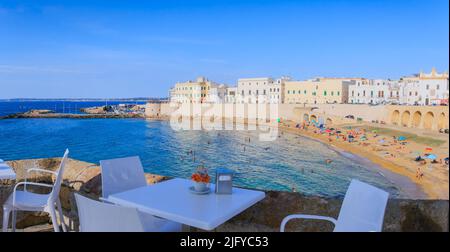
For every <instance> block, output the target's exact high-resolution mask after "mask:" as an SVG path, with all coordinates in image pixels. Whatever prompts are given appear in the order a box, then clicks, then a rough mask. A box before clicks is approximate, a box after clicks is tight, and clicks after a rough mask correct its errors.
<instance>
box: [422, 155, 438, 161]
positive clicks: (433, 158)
mask: <svg viewBox="0 0 450 252" xmlns="http://www.w3.org/2000/svg"><path fill="white" fill-rule="evenodd" d="M425 158H427V159H432V160H435V159H437V156H436V155H434V154H428V155H426V156H425Z"/></svg>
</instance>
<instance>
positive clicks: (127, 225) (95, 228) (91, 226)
mask: <svg viewBox="0 0 450 252" xmlns="http://www.w3.org/2000/svg"><path fill="white" fill-rule="evenodd" d="M75 200H76V202H77V209H78V218H79V221H80V232H144V227H143V225H142V222H141V219H140V216H139V213H138V211H137V209H135V208H128V207H122V206H118V205H113V204H109V203H103V202H99V201H95V200H91V199H89V198H86V197H84V196H81V195H79V194H75Z"/></svg>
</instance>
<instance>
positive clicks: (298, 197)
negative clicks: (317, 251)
mask: <svg viewBox="0 0 450 252" xmlns="http://www.w3.org/2000/svg"><path fill="white" fill-rule="evenodd" d="M7 163H8V164H9V165H10V166H11V167H12V168H13V169H14V170H15V171H16V173H17V181H16V182H20V181H23V179H24V175H25V173H26V170H27V169H29V168H31V167H34V166H38V167H39V168H42V169H48V170H56V169H57V168H58V166H59V163H60V159H59V158H48V159H35V160H17V161H8V162H7ZM146 179H147V182H148V183H149V184H153V183H158V182H161V181H163V180H167V179H170V178H168V177H164V176H159V175H153V174H146ZM29 180H30V181H35V182H42V183H51V182H52V180H53V178H52V177H50V176H48V175H47V176H46V175H39V176H36V175H35V176H33V177H31V178H30V179H29ZM13 185H14V181H6V182H5V183H3V184H0V204H3V202H4V201H5V200H6V199H7V197H8V196H9V194H10V193H11V190H12V186H13ZM74 193H80V194H83V195H85V196H87V197H90V198H94V199H98V198H99V196H100V195H101V179H100V168H99V166H98V165H96V164H92V163H87V162H83V161H79V160H74V159H70V160H69V162H68V164H67V167H66V170H65V173H64V176H63V186H62V187H61V193H60V198H61V203H62V206H63V209H64V215H65V219H66V224H69V230H72V231H76V230H77V229H78V214H77V211H76V209H77V208H76V203H75V200H74V195H73V194H74ZM155 200H157V199H155ZM341 204H342V199H341V198H325V197H317V196H306V195H303V194H301V193H298V192H278V191H267V192H266V198H265V199H264V200H262V201H261V202H259V203H257V204H256V205H254V206H253V207H251V208H249V209H247V210H245V211H244V212H242V213H241V214H239V215H237V216H235V217H233V218H232V219H231V220H229V221H228V222H226V223H224V224H222V225H221V226H219V227H218V228H217V229H216V231H224V232H252V231H259V232H278V231H279V225H280V223H281V220H282V219H283V218H284V217H285V216H287V215H289V214H293V213H304V214H318V215H326V216H334V217H337V215H338V213H339V209H340V207H341ZM0 211H2V210H0ZM1 216H2V214H1V213H0V218H2V217H1ZM448 217H449V201H448V200H412V199H390V200H389V202H388V206H387V209H386V214H385V219H384V226H383V231H386V232H405V231H413V232H414V231H422V232H423V231H438V232H439V231H444V232H448V227H449V226H448ZM17 220H18V223H17V227H18V228H20V229H24V230H32V231H33V232H37V231H39V226H40V225H43V224H48V223H49V222H50V218H49V217H48V216H47V215H46V214H42V213H33V212H19V214H18V216H17ZM0 223H1V221H0ZM44 227H45V225H44ZM47 230H48V228H47ZM50 230H51V229H50ZM287 230H288V231H307V232H323V231H331V230H332V226H331V225H329V224H328V223H322V222H321V223H318V222H314V223H311V222H301V223H300V222H292V223H290V224H289V225H288V227H287ZM192 231H199V232H202V230H196V229H192Z"/></svg>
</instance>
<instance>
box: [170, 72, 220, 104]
mask: <svg viewBox="0 0 450 252" xmlns="http://www.w3.org/2000/svg"><path fill="white" fill-rule="evenodd" d="M226 90H227V86H226V85H223V84H218V83H215V82H213V81H210V80H208V79H207V78H205V77H198V78H197V80H195V81H187V82H178V83H176V84H175V86H174V87H173V88H172V89H170V91H169V95H170V101H171V102H174V103H211V102H212V103H218V102H222V101H223V99H224V98H225V95H226Z"/></svg>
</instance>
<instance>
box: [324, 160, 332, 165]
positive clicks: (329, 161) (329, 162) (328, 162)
mask: <svg viewBox="0 0 450 252" xmlns="http://www.w3.org/2000/svg"><path fill="white" fill-rule="evenodd" d="M325 162H326V163H327V164H331V162H333V160H331V159H327V160H325Z"/></svg>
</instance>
